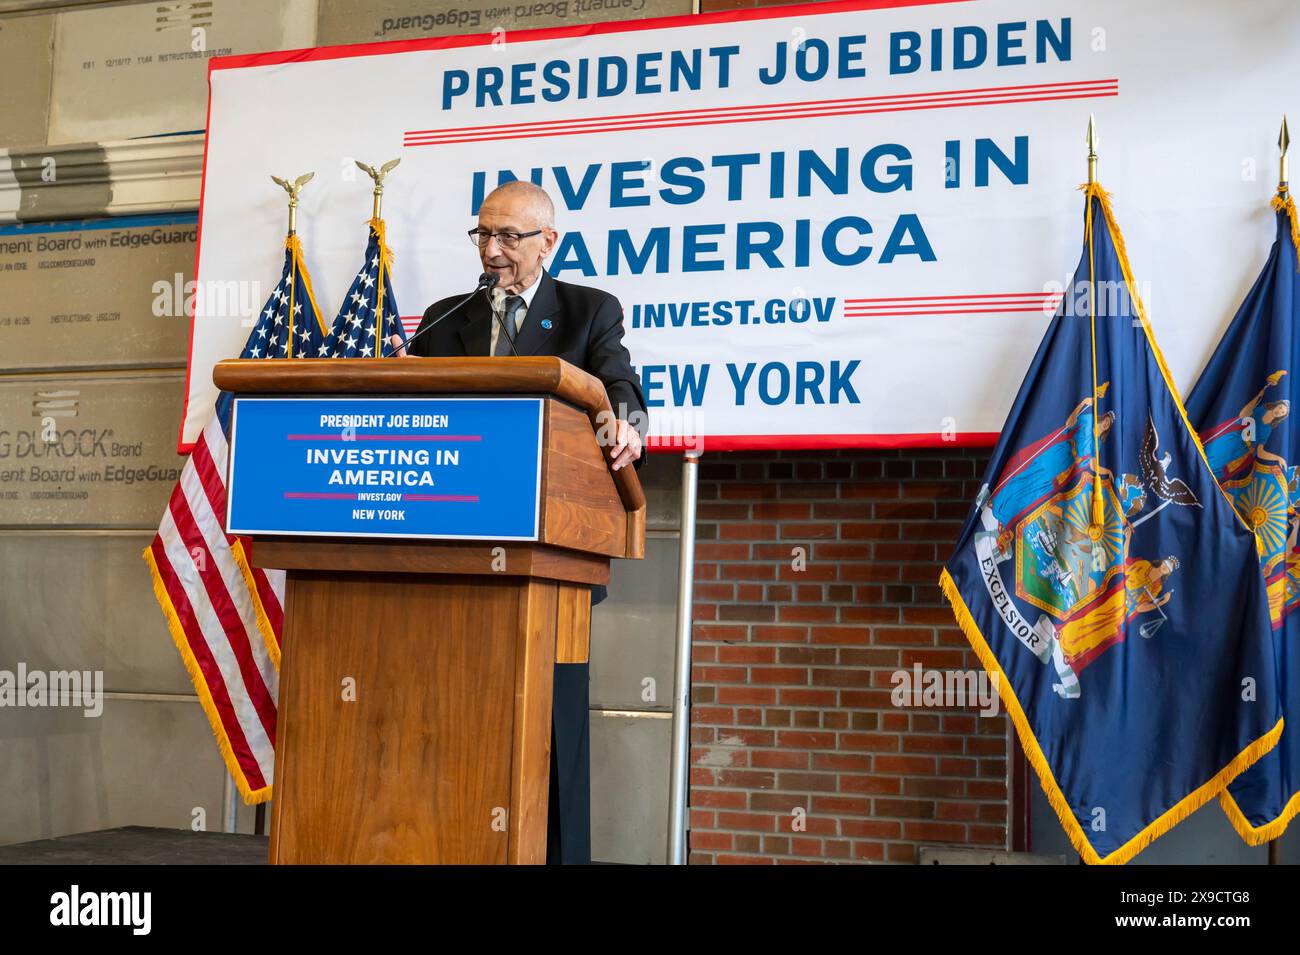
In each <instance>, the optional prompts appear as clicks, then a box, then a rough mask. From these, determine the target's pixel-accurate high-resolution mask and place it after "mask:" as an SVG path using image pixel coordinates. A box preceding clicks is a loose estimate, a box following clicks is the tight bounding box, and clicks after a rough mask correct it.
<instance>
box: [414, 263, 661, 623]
mask: <svg viewBox="0 0 1300 955" xmlns="http://www.w3.org/2000/svg"><path fill="white" fill-rule="evenodd" d="M537 281H538V283H540V284H539V285H538V286H537V291H536V293H534V295H533V303H532V304H531V305H530V306H528V314H527V315H526V316H525V317H524V324H523V327H522V328H520V329H519V336H518V337H517V338H516V339H515V351H517V352H519V354H520V355H558V356H559V357H560V358H563V359H564V360H565V361H567V362H568V363H569V364H571V365H574V366H575V367H577V368H581V369H582V370H583V371H585V372H588V373H589V374H592V375H595V376H596V377H597V378H599V379H600V380H601V381H602V382H603V383H604V385H605V392H606V394H608V395H609V405H610V407H611V408H613V409H614V414H615V415H617V416H618V417H619V418H622V419H624V420H627V421H630V422H631V423H632V424H633V425H635V426H636V429H637V431H638V432H640V434H641V440H642V441H644V440H645V435H646V431H647V429H648V426H649V423H648V420H647V418H646V407H645V396H644V395H643V394H642V393H641V380H640V379H639V378H638V377H637V374H636V372H635V371H634V370H633V368H632V356H631V355H629V354H628V353H627V349H626V348H625V347H624V346H623V306H621V305H620V304H619V303H618V299H616V298H615V297H614V296H612V295H610V294H609V293H608V292H602V291H600V289H594V288H589V287H587V286H585V285H573V284H571V283H569V282H557V281H556V280H555V279H553V278H551V274H550V273H549V272H547V271H546V270H545V269H543V270H542V274H541V277H540V278H539V279H538V280H537ZM464 297H465V296H464V295H463V294H461V295H453V296H451V297H450V298H444V299H442V300H441V301H437V302H434V303H433V304H432V305H430V306H429V307H428V308H427V309H425V312H424V319H423V320H422V321H421V322H420V330H421V331H423V330H424V329H425V328H426V327H428V325H429V323H430V322H432V321H433V320H434V319H436V318H437V317H438V316H439V315H441V314H443V313H444V312H446V311H447V309H449V308H451V307H452V306H453V305H455V304H456V303H457V302H459V301H460V300H461V299H463V298H464ZM495 321H496V320H495V319H494V318H493V317H492V306H491V304H490V303H489V302H488V297H487V295H485V294H479V295H475V296H474V297H473V298H472V299H470V303H469V304H468V305H466V306H465V307H464V308H462V309H459V310H458V311H456V312H454V313H453V314H451V315H448V316H447V317H446V318H444V319H443V320H442V321H441V322H439V323H438V324H437V325H436V326H435V327H434V328H433V329H432V330H431V331H430V332H429V333H428V334H427V335H421V336H420V338H419V339H417V340H416V341H415V343H414V344H412V345H411V354H413V355H422V356H424V357H425V358H450V357H459V356H462V355H463V356H466V357H469V356H474V355H486V354H487V353H488V348H489V347H490V346H491V344H492V325H493V324H494V323H495ZM543 322H547V323H549V324H550V326H551V327H550V328H546V327H545V325H544V324H543ZM417 334H418V332H417ZM633 412H637V414H635V415H633ZM629 416H631V417H629ZM644 463H645V452H644V451H642V452H641V457H639V458H637V460H636V466H637V467H638V468H639V467H641V465H642V464H644ZM605 593H606V588H605V587H604V585H602V584H596V585H595V586H593V587H592V592H591V603H592V606H595V605H596V604H598V603H600V602H601V601H602V600H604V599H605Z"/></svg>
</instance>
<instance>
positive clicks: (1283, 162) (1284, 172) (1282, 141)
mask: <svg viewBox="0 0 1300 955" xmlns="http://www.w3.org/2000/svg"><path fill="white" fill-rule="evenodd" d="M1290 145H1291V135H1290V133H1288V132H1287V130H1286V114H1285V113H1283V114H1282V131H1281V132H1280V133H1278V134H1277V148H1278V149H1280V150H1282V158H1281V159H1280V160H1278V173H1277V191H1278V192H1279V193H1281V194H1282V195H1286V193H1287V180H1288V179H1289V178H1290V176H1289V173H1290V170H1289V168H1288V167H1289V166H1290V161H1289V160H1288V158H1287V154H1286V150H1287V147H1288V146H1290Z"/></svg>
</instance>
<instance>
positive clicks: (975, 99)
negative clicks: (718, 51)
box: [404, 79, 1119, 146]
mask: <svg viewBox="0 0 1300 955" xmlns="http://www.w3.org/2000/svg"><path fill="white" fill-rule="evenodd" d="M1118 95H1119V80H1118V79H1104V80H1083V81H1076V82H1066V83H1036V84H1027V85H1022V86H992V87H982V88H978V89H965V90H946V91H942V92H937V93H901V94H896V95H890V96H866V97H862V96H855V97H848V98H843V99H830V100H806V101H803V102H798V103H771V104H756V105H752V106H718V107H711V108H707V109H685V110H672V111H663V112H651V113H624V114H619V115H615V116H602V117H593V118H590V119H564V120H548V121H541V122H532V123H503V124H497V125H493V126H457V127H449V128H447V129H423V130H409V131H407V133H406V134H405V137H404V145H406V146H439V145H446V144H449V143H472V142H484V141H489V140H501V139H536V138H539V137H545V136H577V135H585V134H589V133H609V132H620V131H626V130H638V129H667V128H675V127H681V126H717V125H724V124H729V123H757V122H771V121H776V120H783V119H814V118H818V117H823V116H859V115H866V114H871V113H894V112H901V111H907V110H918V109H953V108H957V107H961V106H1000V105H1003V104H1007V103H1036V102H1051V101H1055V100H1067V99H1084V98H1088V97H1094V96H1118Z"/></svg>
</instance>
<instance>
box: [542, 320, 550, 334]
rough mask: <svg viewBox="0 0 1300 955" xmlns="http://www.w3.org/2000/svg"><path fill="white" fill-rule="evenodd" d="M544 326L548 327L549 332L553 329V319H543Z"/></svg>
mask: <svg viewBox="0 0 1300 955" xmlns="http://www.w3.org/2000/svg"><path fill="white" fill-rule="evenodd" d="M542 328H544V329H546V330H547V331H548V332H549V331H550V330H551V320H550V319H549V318H544V319H542Z"/></svg>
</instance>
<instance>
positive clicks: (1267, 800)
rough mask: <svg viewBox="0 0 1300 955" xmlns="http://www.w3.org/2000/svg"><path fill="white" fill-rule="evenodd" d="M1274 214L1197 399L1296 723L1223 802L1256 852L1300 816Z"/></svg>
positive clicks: (1298, 280)
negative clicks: (1250, 547) (1268, 243)
mask: <svg viewBox="0 0 1300 955" xmlns="http://www.w3.org/2000/svg"><path fill="white" fill-rule="evenodd" d="M1273 208H1274V210H1275V211H1276V212H1277V241H1275V242H1274V243H1273V248H1272V250H1271V251H1270V252H1269V256H1268V261H1267V262H1266V263H1265V264H1264V271H1262V272H1261V273H1260V275H1259V278H1257V279H1256V280H1255V284H1254V286H1253V287H1252V288H1251V290H1250V293H1249V294H1248V295H1247V296H1246V300H1245V301H1244V302H1242V303H1241V308H1239V309H1238V310H1237V315H1236V317H1235V318H1233V320H1232V324H1231V325H1229V326H1228V330H1227V331H1226V332H1224V334H1223V339H1222V341H1220V342H1219V347H1218V349H1217V350H1216V351H1215V353H1214V356H1213V357H1212V358H1211V359H1210V363H1209V364H1208V365H1206V367H1205V371H1204V372H1202V374H1201V377H1200V380H1199V381H1197V383H1196V387H1195V388H1194V389H1193V390H1192V393H1191V395H1190V396H1189V397H1188V399H1187V415H1188V417H1189V418H1190V419H1191V422H1192V424H1193V425H1195V427H1196V429H1197V431H1198V432H1200V436H1201V441H1202V442H1203V443H1204V445H1205V454H1206V457H1207V458H1208V459H1209V462H1210V467H1211V469H1213V471H1214V476H1215V477H1216V478H1218V479H1219V484H1220V485H1221V486H1222V487H1223V489H1224V491H1225V492H1226V493H1227V495H1228V497H1229V498H1231V500H1232V502H1233V504H1234V505H1235V506H1236V508H1237V513H1238V514H1240V515H1241V518H1242V520H1243V521H1244V522H1245V523H1246V524H1247V525H1248V526H1249V527H1250V528H1251V529H1252V530H1253V531H1254V534H1255V540H1256V542H1257V547H1258V551H1259V560H1260V570H1261V572H1262V574H1263V579H1264V586H1265V588H1266V589H1267V592H1268V606H1269V616H1270V619H1271V622H1272V626H1273V630H1274V633H1273V639H1274V643H1275V647H1274V649H1275V652H1276V654H1277V660H1278V666H1277V672H1278V677H1279V679H1280V680H1281V684H1280V685H1279V686H1278V694H1279V696H1280V698H1281V702H1282V715H1283V717H1284V718H1285V719H1286V720H1287V723H1288V726H1289V728H1288V729H1287V730H1286V731H1285V732H1284V733H1283V734H1282V740H1281V742H1280V743H1279V744H1278V745H1277V747H1276V748H1275V749H1273V750H1272V751H1271V752H1270V753H1269V754H1268V755H1267V756H1265V757H1264V758H1263V759H1261V760H1260V761H1259V762H1258V763H1256V764H1255V765H1254V766H1252V767H1251V768H1250V769H1249V770H1247V771H1246V772H1244V773H1242V774H1241V775H1240V776H1238V777H1237V778H1236V779H1235V780H1234V781H1233V783H1232V785H1231V786H1230V787H1228V790H1227V792H1225V793H1223V794H1222V795H1221V796H1220V797H1219V802H1220V804H1221V805H1222V806H1223V809H1224V812H1226V813H1227V815H1228V818H1229V819H1230V820H1231V821H1232V824H1233V826H1234V828H1236V830H1237V832H1239V833H1240V834H1241V837H1242V838H1243V839H1245V840H1246V841H1247V842H1248V843H1250V844H1251V845H1260V844H1262V843H1265V842H1268V841H1269V840H1271V839H1276V838H1277V837H1279V836H1280V835H1282V833H1283V832H1284V831H1285V830H1286V827H1287V823H1289V822H1290V821H1291V819H1292V818H1293V817H1294V816H1295V815H1296V813H1297V812H1300V725H1297V724H1300V673H1298V672H1297V671H1296V667H1297V666H1300V616H1294V615H1293V612H1294V611H1295V610H1296V608H1297V607H1300V546H1297V544H1296V533H1297V529H1300V513H1298V512H1297V506H1300V467H1298V466H1300V429H1297V428H1295V427H1294V426H1293V425H1292V423H1291V412H1292V411H1293V410H1295V407H1296V405H1295V400H1296V398H1297V397H1300V384H1297V381H1296V375H1297V374H1300V350H1298V349H1300V335H1298V334H1297V327H1296V326H1297V322H1300V256H1298V255H1297V249H1296V246H1297V236H1300V223H1298V222H1297V219H1296V208H1295V203H1294V202H1293V201H1292V199H1291V197H1290V196H1289V195H1286V194H1280V195H1278V196H1277V197H1276V198H1274V200H1273ZM1293 462H1294V463H1293Z"/></svg>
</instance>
